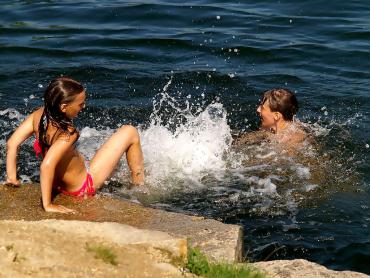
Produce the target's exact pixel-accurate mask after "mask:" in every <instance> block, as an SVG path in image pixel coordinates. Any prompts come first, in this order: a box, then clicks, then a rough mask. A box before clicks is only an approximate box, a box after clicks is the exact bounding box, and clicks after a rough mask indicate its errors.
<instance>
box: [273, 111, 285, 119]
mask: <svg viewBox="0 0 370 278" xmlns="http://www.w3.org/2000/svg"><path fill="white" fill-rule="evenodd" d="M282 116H283V115H281V113H280V112H274V120H275V121H279V120H280V119H281V118H282Z"/></svg>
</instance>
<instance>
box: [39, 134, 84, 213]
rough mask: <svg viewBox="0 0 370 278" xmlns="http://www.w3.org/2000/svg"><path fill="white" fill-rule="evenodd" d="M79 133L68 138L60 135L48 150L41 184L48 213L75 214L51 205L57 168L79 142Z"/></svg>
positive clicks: (62, 207)
mask: <svg viewBox="0 0 370 278" xmlns="http://www.w3.org/2000/svg"><path fill="white" fill-rule="evenodd" d="M77 138H78V135H77V133H75V134H73V135H71V136H66V135H60V136H59V137H58V139H57V140H56V141H55V142H53V143H52V145H51V147H50V148H49V149H48V151H47V153H46V155H45V157H44V159H43V161H42V163H41V166H40V183H41V196H42V206H43V208H44V210H45V211H47V212H61V213H70V212H75V211H74V210H72V209H68V208H66V207H64V206H61V205H53V204H52V203H51V192H52V189H53V181H54V175H55V168H56V166H57V165H58V163H59V161H60V160H61V158H62V157H63V155H64V154H65V153H66V152H67V151H68V150H69V148H71V147H72V145H73V143H74V142H75V141H76V140H77Z"/></svg>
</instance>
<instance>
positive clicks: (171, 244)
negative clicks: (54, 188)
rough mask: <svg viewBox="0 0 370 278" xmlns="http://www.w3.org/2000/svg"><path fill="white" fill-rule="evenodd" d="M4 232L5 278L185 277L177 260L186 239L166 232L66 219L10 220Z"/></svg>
mask: <svg viewBox="0 0 370 278" xmlns="http://www.w3.org/2000/svg"><path fill="white" fill-rule="evenodd" d="M0 229H1V231H2V236H0V269H1V270H0V277H30V276H31V277H119V276H120V277H122V275H123V276H124V277H183V274H182V272H181V271H180V266H177V265H176V264H175V263H174V262H176V261H177V262H178V261H179V260H181V257H183V256H186V240H184V239H181V238H173V237H171V236H169V235H168V234H165V233H163V232H154V231H146V230H139V229H136V228H132V227H130V226H127V225H122V224H117V223H92V222H84V221H63V220H43V221H31V222H30V221H6V220H5V221H0ZM178 255H180V256H181V257H180V258H179V257H178ZM187 276H190V275H187Z"/></svg>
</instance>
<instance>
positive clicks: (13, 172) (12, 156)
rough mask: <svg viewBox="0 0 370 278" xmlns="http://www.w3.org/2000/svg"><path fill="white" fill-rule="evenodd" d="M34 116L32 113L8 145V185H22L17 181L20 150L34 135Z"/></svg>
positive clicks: (15, 132) (9, 140)
mask: <svg viewBox="0 0 370 278" xmlns="http://www.w3.org/2000/svg"><path fill="white" fill-rule="evenodd" d="M34 114H35V113H32V114H31V115H30V116H28V117H27V118H26V119H25V120H24V121H23V122H22V123H21V124H20V126H19V127H18V128H17V129H16V130H15V131H14V133H13V134H12V136H11V137H10V138H9V139H8V141H7V143H6V176H7V178H6V183H8V184H13V185H16V186H19V185H20V182H19V180H17V154H18V148H19V146H20V145H21V144H22V143H23V142H24V141H25V140H26V139H28V138H29V137H30V136H31V135H32V133H33V117H34Z"/></svg>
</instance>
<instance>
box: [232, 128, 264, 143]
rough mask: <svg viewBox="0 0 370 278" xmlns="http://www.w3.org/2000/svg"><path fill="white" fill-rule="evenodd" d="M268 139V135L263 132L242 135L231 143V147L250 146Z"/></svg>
mask: <svg viewBox="0 0 370 278" xmlns="http://www.w3.org/2000/svg"><path fill="white" fill-rule="evenodd" d="M266 139H268V133H267V132H266V131H263V130H258V131H252V132H248V133H243V134H241V135H239V136H237V137H236V138H235V139H234V141H233V146H235V147H239V146H243V145H252V144H256V143H259V142H261V141H264V140H266Z"/></svg>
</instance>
